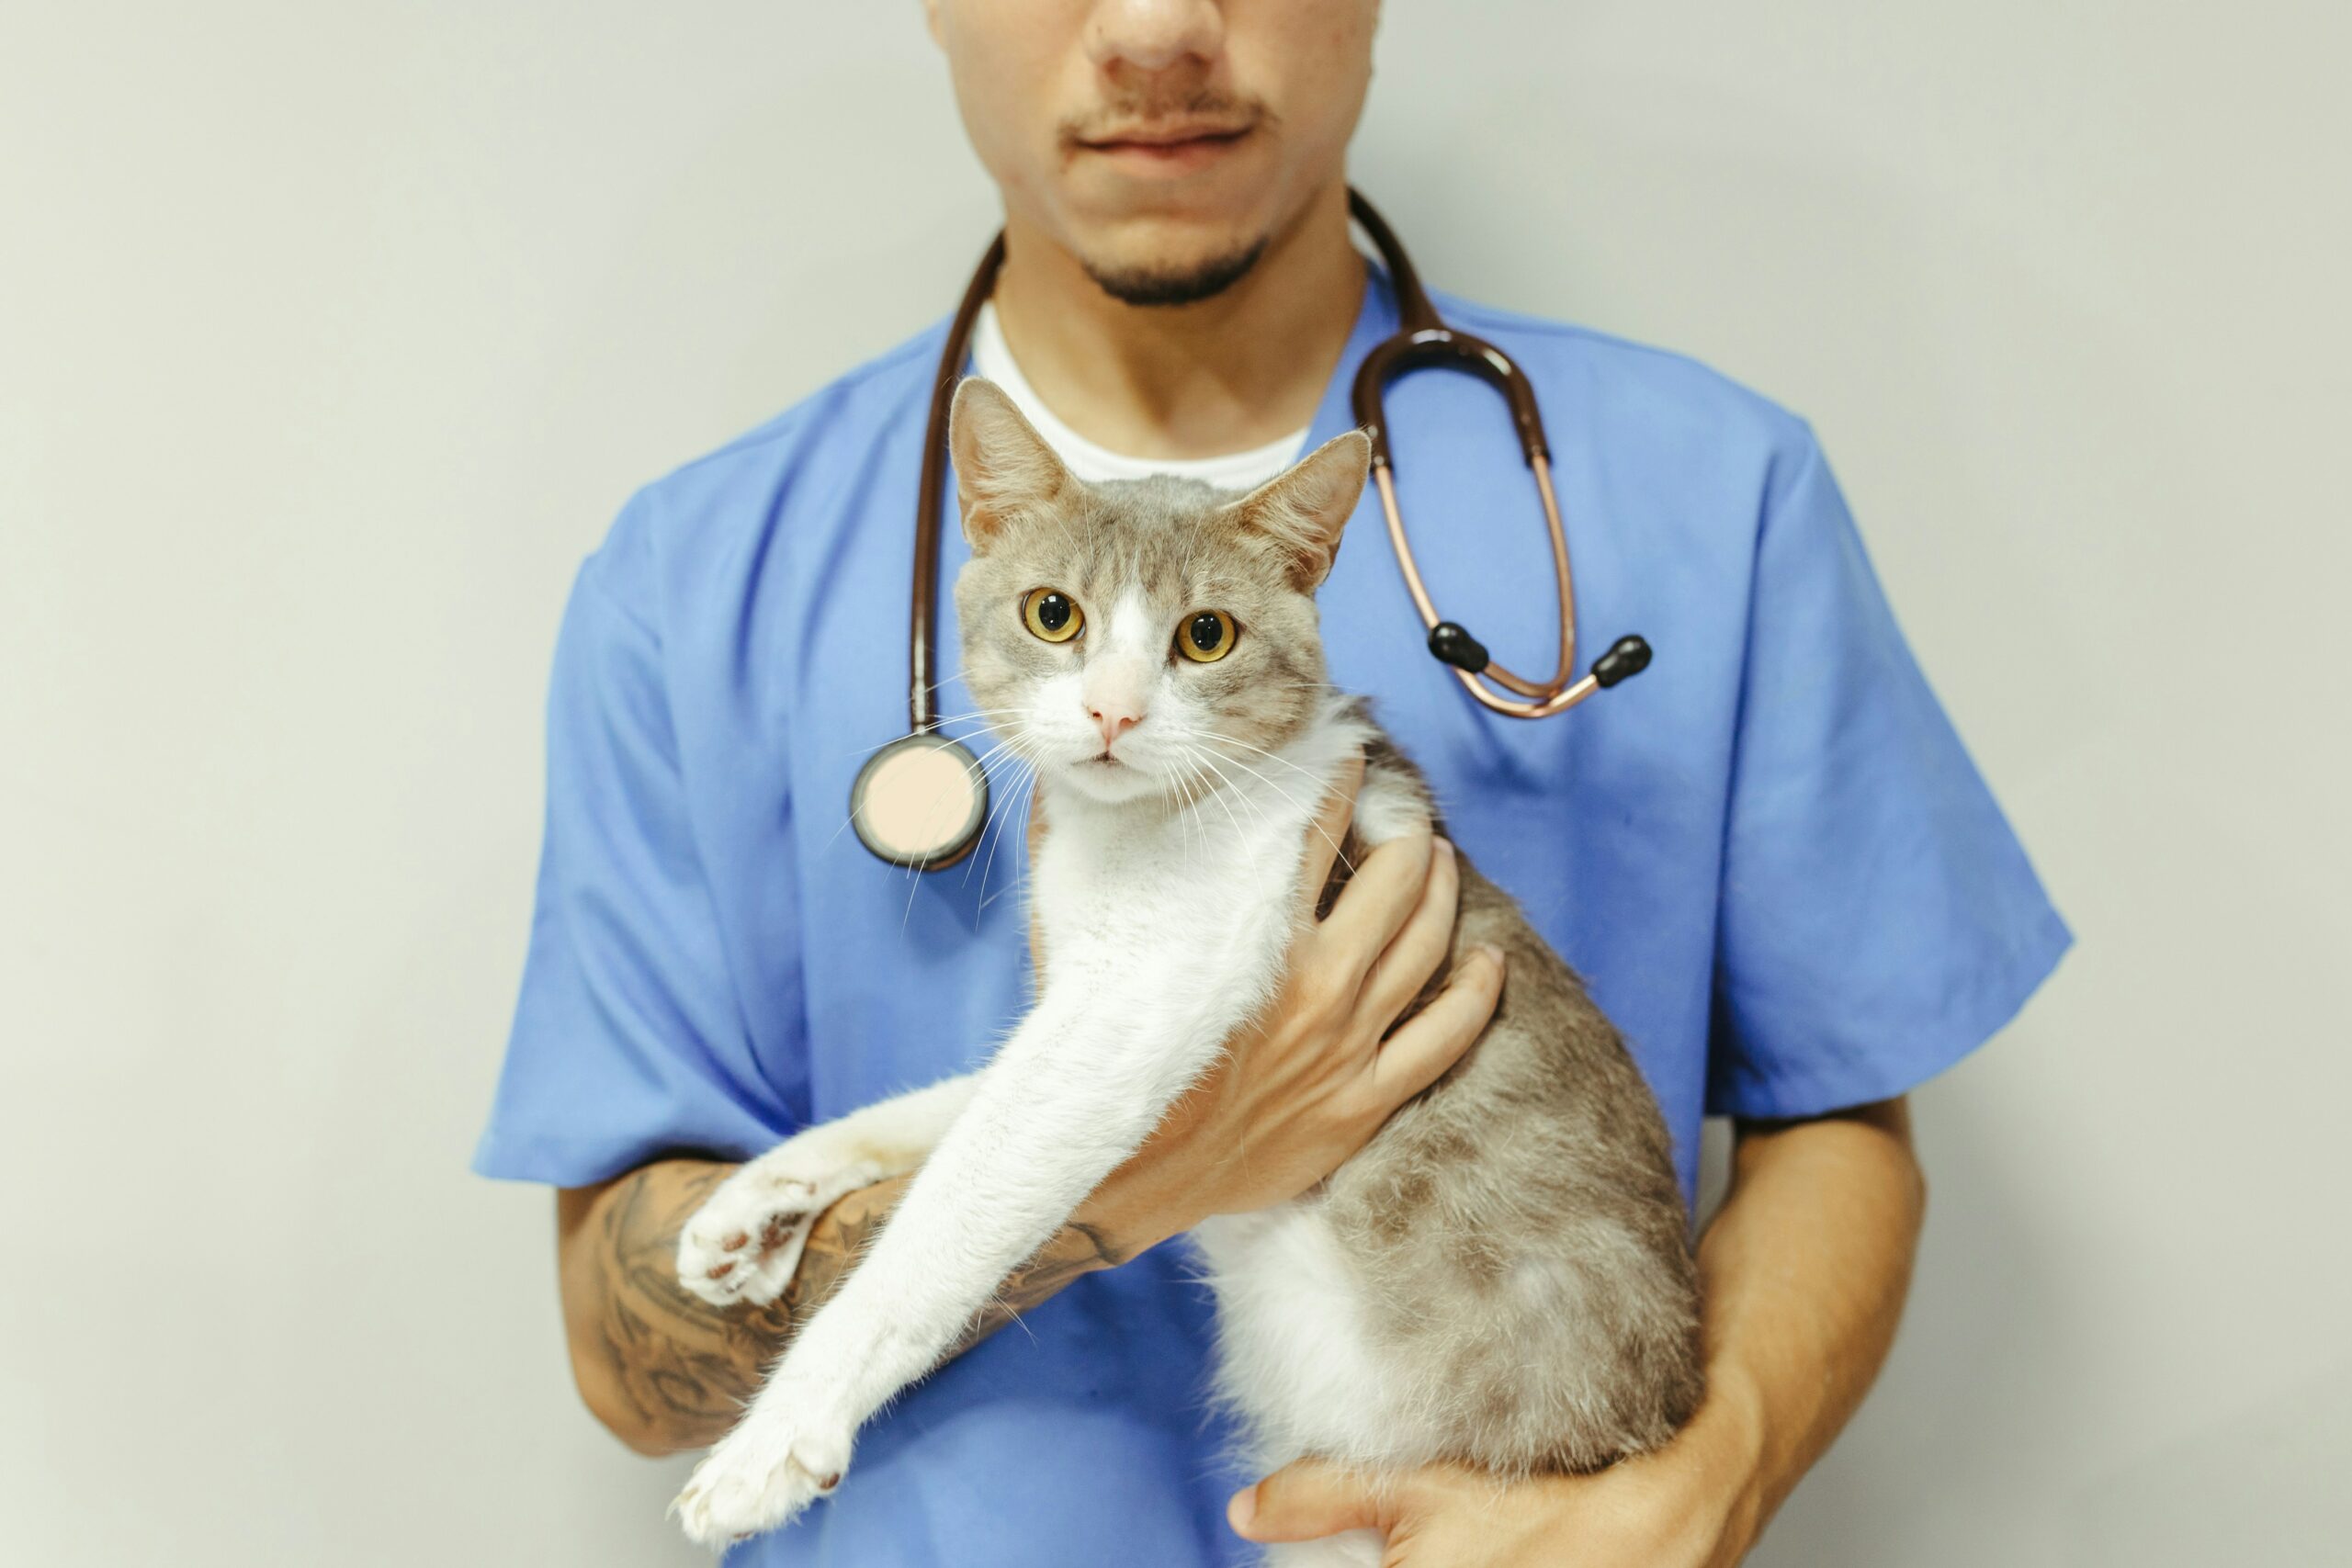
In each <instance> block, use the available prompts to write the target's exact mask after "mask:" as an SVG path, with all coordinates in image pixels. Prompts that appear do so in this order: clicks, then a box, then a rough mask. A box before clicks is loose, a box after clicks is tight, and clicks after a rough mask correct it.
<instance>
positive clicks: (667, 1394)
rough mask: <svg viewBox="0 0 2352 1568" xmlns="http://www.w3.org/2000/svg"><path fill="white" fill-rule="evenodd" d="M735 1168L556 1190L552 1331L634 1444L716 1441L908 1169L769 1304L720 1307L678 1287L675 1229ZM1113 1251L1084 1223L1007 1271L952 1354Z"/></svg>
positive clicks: (887, 1206)
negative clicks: (556, 1321) (557, 1304)
mask: <svg viewBox="0 0 2352 1568" xmlns="http://www.w3.org/2000/svg"><path fill="white" fill-rule="evenodd" d="M734 1169H735V1168H734V1167H733V1166H731V1165H728V1164H723V1163H719V1162H716V1161H709V1160H691V1159H673V1160H660V1161H656V1162H655V1163H653V1164H651V1165H647V1166H643V1167H640V1168H638V1169H636V1170H633V1171H630V1172H629V1173H628V1175H626V1176H621V1177H617V1178H616V1179H613V1180H612V1181H609V1182H606V1183H604V1184H602V1185H601V1186H596V1187H585V1188H575V1189H570V1190H564V1191H561V1192H560V1193H558V1195H557V1225H558V1236H559V1240H558V1250H559V1258H560V1273H561V1283H562V1292H563V1311H564V1327H565V1333H566V1336H567V1337H568V1339H569V1340H570V1343H571V1364H572V1371H573V1375H574V1377H575V1378H576V1379H577V1380H578V1382H579V1384H580V1392H581V1395H582V1398H583V1399H584V1400H586V1402H587V1404H588V1406H589V1408H590V1409H591V1410H593V1411H594V1412H595V1414H596V1416H597V1418H598V1419H599V1420H601V1421H603V1422H604V1423H605V1426H606V1427H610V1428H611V1429H612V1431H613V1432H614V1434H615V1435H616V1436H617V1437H619V1438H621V1440H622V1441H624V1442H626V1443H628V1445H629V1446H630V1447H631V1448H633V1449H636V1450H639V1451H640V1452H643V1453H671V1452H675V1451H677V1450H681V1449H691V1448H701V1447H704V1446H706V1445H707V1444H710V1443H712V1442H715V1441H717V1440H718V1438H719V1437H720V1436H722V1435H723V1434H724V1433H725V1432H726V1431H727V1429H728V1428H729V1427H731V1426H732V1425H733V1424H734V1422H735V1418H736V1416H739V1415H741V1412H742V1407H743V1404H744V1402H745V1401H747V1400H749V1399H750V1398H751V1396H752V1393H755V1392H756V1391H757V1390H758V1388H759V1386H760V1382H761V1380H762V1378H763V1376H764V1374H765V1372H766V1370H767V1368H768V1367H769V1366H770V1365H771V1364H772V1363H773V1362H774V1360H775V1356H776V1354H777V1352H778V1351H780V1350H781V1349H782V1348H784V1346H785V1345H786V1343H788V1342H789V1341H790V1339H791V1337H792V1335H793V1332H794V1330H795V1329H796V1328H797V1325H800V1324H802V1323H805V1322H806V1321H808V1319H809V1316H810V1315H811V1314H814V1313H815V1312H816V1311H817V1309H818V1308H819V1307H820V1306H822V1305H824V1303H826V1302H827V1301H828V1300H830V1299H831V1297H832V1295H833V1292H835V1291H837V1290H839V1289H840V1288H841V1283H842V1280H843V1279H845V1278H846V1277H847V1276H848V1274H849V1271H850V1269H851V1267H852V1266H853V1265H854V1263H855V1262H856V1260H857V1258H858V1257H859V1256H860V1254H861V1253H863V1251H864V1250H865V1247H866V1245H867V1244H868V1242H869V1241H870V1240H871V1239H872V1238H873V1236H874V1235H875V1234H876V1232H878V1231H879V1230H880V1229H881V1226H882V1223H883V1221H884V1220H886V1219H887V1218H888V1216H889V1214H890V1212H891V1211H892V1210H893V1209H895V1208H896V1207H897V1206H898V1203H899V1196H900V1195H901V1194H902V1193H903V1192H904V1191H905V1190H906V1186H907V1183H908V1182H909V1181H910V1180H911V1179H912V1178H910V1177H896V1178H893V1179H889V1180H887V1181H880V1182H876V1184H875V1185H873V1186H871V1187H866V1188H862V1189H860V1190H857V1191H855V1192H853V1193H851V1194H849V1195H848V1196H847V1197H845V1198H843V1199H842V1200H841V1201H839V1202H837V1203H835V1204H834V1205H833V1206H832V1207H831V1208H830V1209H828V1210H826V1211H825V1213H823V1214H821V1215H820V1216H819V1217H818V1220H817V1223H816V1224H815V1225H814V1226H813V1227H812V1228H811V1230H810V1232H809V1244H808V1247H807V1248H806V1249H805V1250H804V1251H803V1252H802V1253H801V1256H800V1261H799V1264H798V1266H797V1269H796V1270H795V1272H794V1275H793V1280H792V1283H791V1284H790V1286H788V1287H787V1288H786V1291H785V1293H784V1295H783V1296H782V1297H781V1298H779V1299H778V1300H777V1301H776V1302H775V1303H774V1304H772V1305H769V1306H764V1307H754V1306H748V1305H746V1306H737V1307H734V1308H731V1309H721V1308H718V1307H715V1306H712V1305H711V1304H710V1303H707V1302H706V1301H704V1300H703V1299H702V1298H701V1297H699V1296H697V1295H695V1294H694V1293H693V1292H690V1291H688V1290H686V1289H685V1288H684V1286H683V1285H681V1284H679V1282H678V1277H677V1257H678V1235H679V1232H680V1231H681V1230H682V1229H683V1228H684V1226H685V1224H686V1222H687V1221H688V1220H690V1219H691V1218H693V1216H694V1213H695V1211H696V1210H697V1209H699V1208H700V1207H701V1206H702V1203H703V1201H704V1199H706V1198H707V1197H708V1196H709V1195H710V1192H711V1190H712V1189H713V1188H715V1187H717V1186H718V1184H719V1183H720V1182H721V1181H723V1180H725V1179H727V1177H728V1175H729V1173H730V1172H732V1171H733V1170H734ZM1126 1256H1127V1254H1126V1251H1125V1249H1124V1248H1122V1247H1119V1246H1118V1245H1116V1244H1114V1242H1112V1241H1111V1240H1110V1239H1109V1238H1108V1237H1107V1236H1106V1235H1104V1234H1103V1232H1102V1230H1101V1229H1100V1228H1098V1227H1096V1226H1093V1225H1091V1224H1086V1223H1084V1222H1083V1221H1074V1222H1072V1223H1071V1224H1069V1225H1066V1226H1064V1227H1063V1229H1062V1230H1061V1232H1060V1233H1059V1234H1058V1235H1056V1236H1055V1238H1054V1239H1053V1240H1052V1241H1051V1242H1049V1243H1048V1244H1047V1245H1046V1247H1045V1249H1044V1250H1043V1251H1041V1252H1039V1253H1038V1255H1037V1256H1036V1257H1035V1258H1032V1259H1031V1260H1030V1261H1029V1262H1028V1263H1026V1264H1024V1265H1023V1267H1022V1268H1021V1269H1017V1270H1015V1271H1014V1273H1013V1275H1012V1278H1011V1279H1009V1280H1006V1281H1005V1284H1004V1287H1003V1289H1002V1290H1001V1291H1000V1292H998V1293H997V1299H996V1300H995V1302H993V1303H991V1304H990V1305H989V1309H988V1311H987V1313H986V1314H984V1315H983V1316H982V1317H981V1318H980V1319H979V1321H978V1322H977V1323H976V1324H975V1325H973V1327H972V1328H971V1329H970V1330H969V1331H968V1332H967V1334H966V1335H965V1336H964V1337H963V1338H962V1339H961V1340H960V1341H959V1342H958V1344H957V1350H958V1351H960V1350H962V1349H963V1348H967V1347H969V1346H971V1345H973V1344H977V1343H978V1341H979V1340H981V1339H983V1338H985V1337H987V1336H988V1335H989V1334H990V1333H992V1332H993V1331H994V1330H995V1329H997V1328H998V1327H1000V1326H1001V1325H1003V1324H1005V1323H1007V1322H1010V1321H1011V1320H1012V1317H1013V1316H1014V1315H1015V1314H1018V1313H1021V1312H1024V1311H1026V1310H1028V1309H1029V1308H1031V1307H1033V1306H1035V1305H1036V1304H1037V1303H1040V1302H1043V1301H1045V1300H1046V1298H1047V1297H1049V1296H1051V1295H1053V1294H1054V1292H1057V1291H1058V1290H1060V1289H1061V1288H1062V1287H1063V1286H1064V1285H1066V1284H1068V1283H1069V1281H1070V1280H1074V1279H1076V1278H1078V1276H1080V1274H1085V1273H1090V1272H1091V1271H1093V1270H1094V1269H1106V1268H1111V1267H1114V1266H1115V1265H1116V1264H1118V1263H1121V1262H1124V1261H1125V1258H1126Z"/></svg>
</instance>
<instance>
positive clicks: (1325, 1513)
mask: <svg viewBox="0 0 2352 1568" xmlns="http://www.w3.org/2000/svg"><path fill="white" fill-rule="evenodd" d="M1386 1515H1387V1509H1386V1508H1385V1507H1384V1506H1383V1505H1382V1502H1381V1500H1380V1499H1379V1498H1378V1497H1377V1496H1375V1495H1374V1493H1373V1489H1372V1487H1371V1485H1370V1484H1369V1483H1368V1482H1367V1481H1366V1479H1365V1478H1364V1477H1363V1476H1361V1475H1358V1474H1356V1473H1354V1472H1350V1471H1345V1470H1341V1469H1340V1467H1339V1466H1337V1465H1334V1464H1330V1463H1329V1462H1327V1461H1323V1460H1318V1459H1303V1460H1300V1461H1296V1462H1295V1463H1293V1464H1287V1465H1284V1466H1283V1468H1282V1469H1280V1470H1278V1471H1276V1472H1274V1473H1273V1474H1272V1475H1270V1476H1268V1477H1266V1479H1265V1480H1263V1481H1261V1482H1260V1483H1258V1484H1257V1485H1255V1486H1245V1487H1243V1488H1242V1489H1241V1490H1240V1491H1238V1492H1237V1493H1235V1494H1234V1495H1233V1500H1232V1501H1231V1502H1229V1503H1227V1505H1226V1507H1225V1517H1226V1518H1227V1521H1228V1522H1229V1523H1230V1524H1231V1525H1232V1526H1233V1530H1234V1533H1235V1534H1236V1535H1238V1536H1240V1537H1242V1538H1243V1539H1244V1540H1317V1539H1318V1538H1320V1537H1323V1536H1327V1535H1337V1534H1339V1533H1340V1531H1341V1530H1351V1529H1386V1528H1387V1518H1386Z"/></svg>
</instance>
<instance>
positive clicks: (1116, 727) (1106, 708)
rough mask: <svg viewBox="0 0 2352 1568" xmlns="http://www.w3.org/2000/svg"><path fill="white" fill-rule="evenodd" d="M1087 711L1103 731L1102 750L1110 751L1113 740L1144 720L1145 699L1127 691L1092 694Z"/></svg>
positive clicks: (1087, 702)
mask: <svg viewBox="0 0 2352 1568" xmlns="http://www.w3.org/2000/svg"><path fill="white" fill-rule="evenodd" d="M1086 713H1087V716H1088V717H1090V718H1091V719H1093V720H1094V728H1096V729H1098V730H1100V731H1101V732H1102V734H1103V750H1105V751H1108V750H1110V749H1111V744H1112V742H1113V741H1114V740H1116V739H1119V737H1120V736H1122V735H1125V733H1126V732H1127V731H1128V730H1130V729H1133V728H1135V727H1136V725H1138V724H1141V723H1142V722H1143V699H1142V698H1141V697H1139V696H1135V695H1131V694H1126V693H1108V694H1101V695H1094V694H1090V695H1089V696H1088V697H1087V699H1086Z"/></svg>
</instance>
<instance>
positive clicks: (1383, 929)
mask: <svg viewBox="0 0 2352 1568" xmlns="http://www.w3.org/2000/svg"><path fill="white" fill-rule="evenodd" d="M1434 845H1435V840H1433V839H1432V838H1431V837H1430V835H1429V834H1427V833H1414V834H1410V835H1408V836H1407V837H1405V838H1402V839H1391V840H1388V841H1387V842H1386V843H1385V844H1382V845H1381V846H1380V847H1379V848H1377V849H1375V850H1374V851H1373V852H1371V853H1370V854H1368V855H1366V856H1364V857H1363V861H1362V862H1361V863H1358V865H1357V866H1356V874H1355V875H1354V876H1352V877H1351V878H1349V880H1348V885H1347V886H1345V887H1342V888H1340V901H1339V902H1338V903H1336V904H1334V905H1332V906H1331V918H1330V919H1328V920H1325V921H1324V922H1323V931H1322V942H1323V948H1324V951H1325V952H1326V953H1329V954H1330V955H1331V960H1332V962H1334V963H1340V964H1351V965H1352V966H1353V979H1354V982H1355V984H1357V985H1359V986H1360V985H1362V984H1363V976H1365V975H1366V974H1367V973H1369V972H1370V970H1371V968H1372V966H1373V964H1374V962H1375V961H1376V960H1378V958H1379V957H1380V955H1381V953H1383V952H1385V950H1386V949H1387V946H1388V943H1389V942H1390V941H1391V940H1392V939H1394V938H1395V936H1396V935H1397V932H1398V931H1401V930H1403V929H1404V925H1405V922H1406V921H1407V920H1408V919H1410V918H1411V917H1412V913H1413V911H1414V909H1415V908H1419V905H1420V901H1421V888H1422V886H1423V885H1424V884H1425V883H1427V882H1428V880H1429V874H1430V855H1431V854H1432V853H1434V852H1435V849H1434Z"/></svg>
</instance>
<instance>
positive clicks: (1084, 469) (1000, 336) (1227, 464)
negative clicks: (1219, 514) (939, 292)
mask: <svg viewBox="0 0 2352 1568" xmlns="http://www.w3.org/2000/svg"><path fill="white" fill-rule="evenodd" d="M972 368H973V370H974V371H976V372H977V373H978V374H979V375H982V376H985V377H987V378H989V380H991V381H993V382H995V383H996V384H997V385H998V386H1000V387H1001V388H1003V389H1004V393H1005V396H1007V397H1009V398H1011V399H1012V402H1013V406H1014V407H1015V408H1018V409H1019V410H1020V411H1021V412H1022V413H1023V414H1024V415H1025V416H1027V418H1028V421H1029V423H1031V424H1034V425H1035V426H1036V427H1037V434H1040V435H1042V436H1044V437H1045V438H1046V446H1051V447H1052V448H1053V449H1054V451H1055V452H1056V453H1057V454H1058V455H1059V456H1060V457H1061V460H1062V461H1063V462H1065V463H1067V464H1069V470H1070V472H1072V473H1074V474H1076V475H1077V476H1078V477H1079V478H1080V479H1085V480H1087V481H1089V482H1090V483H1095V482H1100V481H1101V480H1103V479H1143V478H1145V477H1146V476H1148V475H1150V474H1174V475H1176V476H1177V477H1178V478H1180V479H1199V480H1201V481H1203V482H1204V483H1206V484H1213V485H1215V486H1216V487H1217V488H1218V489H1219V490H1255V489H1257V488H1258V487H1259V486H1260V485H1261V484H1264V483H1265V482H1266V481H1267V480H1268V479H1272V478H1273V477H1274V476H1275V475H1276V474H1279V473H1281V472H1282V471H1283V469H1284V468H1289V467H1290V466H1291V465H1292V464H1293V463H1295V462H1296V461H1298V455H1299V454H1300V453H1301V452H1304V451H1305V450H1306V427H1305V426H1301V427H1300V428H1298V429H1296V430H1294V431H1292V432H1291V433H1290V434H1288V435H1285V436H1283V438H1282V439H1281V440H1279V441H1270V442H1268V443H1267V444H1266V445H1265V446H1253V447H1251V448H1250V450H1249V451H1247V452H1228V453H1226V454H1225V455H1224V456H1222V457H1129V456H1127V455H1126V454H1125V453H1124V452H1114V451H1112V450H1111V449H1110V448H1109V447H1107V446H1096V445H1095V444H1094V443H1093V442H1091V441H1089V440H1088V439H1087V438H1086V437H1085V436H1083V435H1080V434H1079V433H1078V432H1077V431H1075V430H1072V429H1071V428H1070V427H1069V425H1067V424H1064V423H1062V422H1061V421H1060V420H1058V419H1057V418H1055V417H1054V411H1053V410H1051V409H1049V408H1047V407H1046V402H1045V400H1044V399H1042V398H1040V397H1039V396H1037V392H1036V389H1035V388H1033V387H1031V386H1030V385H1029V378H1027V377H1025V376H1023V375H1022V374H1021V367H1020V366H1019V365H1017V364H1015V363H1014V362H1013V358H1012V346H1011V345H1010V344H1007V343H1006V342H1005V341H1004V329H1003V328H1002V327H1001V326H999V325H998V324H997V319H996V306H995V305H993V304H987V305H982V306H981V307H980V314H979V319H978V320H977V321H974V322H973V323H972Z"/></svg>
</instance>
